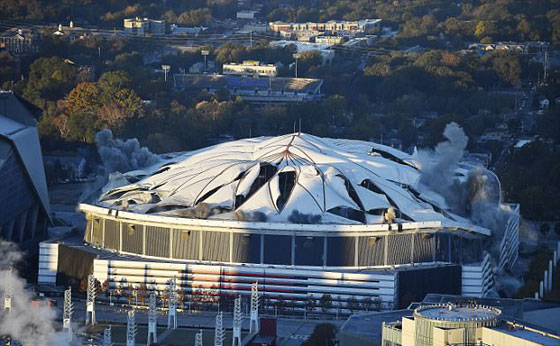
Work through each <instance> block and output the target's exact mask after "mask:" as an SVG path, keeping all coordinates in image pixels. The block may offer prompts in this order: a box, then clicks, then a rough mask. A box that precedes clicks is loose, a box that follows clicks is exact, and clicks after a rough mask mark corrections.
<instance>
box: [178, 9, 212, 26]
mask: <svg viewBox="0 0 560 346" xmlns="http://www.w3.org/2000/svg"><path fill="white" fill-rule="evenodd" d="M210 22H212V11H211V10H210V9H209V8H200V9H196V10H191V11H185V12H183V13H181V14H180V15H179V16H178V17H177V23H178V24H181V25H185V26H201V25H208V24H210Z"/></svg>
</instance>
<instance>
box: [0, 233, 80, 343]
mask: <svg viewBox="0 0 560 346" xmlns="http://www.w3.org/2000/svg"><path fill="white" fill-rule="evenodd" d="M0 253H1V254H2V256H1V257H0V297H1V298H2V299H3V298H4V297H5V294H6V292H7V291H10V292H12V299H11V301H12V303H11V310H9V311H8V310H6V309H4V306H2V310H1V311H0V335H9V336H11V337H12V339H15V340H17V341H19V342H20V344H21V345H23V346H47V345H49V346H50V345H63V346H64V345H69V343H68V338H67V335H66V334H63V333H61V332H57V331H56V329H55V320H56V311H55V310H54V309H52V308H50V307H48V306H47V305H46V304H45V303H44V302H40V304H38V305H37V304H32V295H31V293H30V292H28V291H27V290H26V289H25V281H24V280H23V279H22V278H20V277H19V276H18V274H17V272H16V271H15V269H13V268H14V265H15V264H16V263H17V262H19V261H20V260H21V259H22V254H21V252H19V250H18V249H17V247H16V246H15V245H14V244H13V243H10V242H7V241H4V240H0Z"/></svg>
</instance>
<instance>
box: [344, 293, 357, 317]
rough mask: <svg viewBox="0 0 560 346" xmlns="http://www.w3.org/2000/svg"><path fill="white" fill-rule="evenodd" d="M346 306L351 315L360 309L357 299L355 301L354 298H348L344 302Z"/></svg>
mask: <svg viewBox="0 0 560 346" xmlns="http://www.w3.org/2000/svg"><path fill="white" fill-rule="evenodd" d="M346 305H347V307H348V310H350V312H352V313H354V312H356V311H358V310H359V309H360V303H359V302H358V299H356V297H354V296H352V297H350V298H348V301H347V302H346Z"/></svg>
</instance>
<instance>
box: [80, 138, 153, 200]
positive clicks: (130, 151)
mask: <svg viewBox="0 0 560 346" xmlns="http://www.w3.org/2000/svg"><path fill="white" fill-rule="evenodd" d="M95 143H96V144H97V152H98V153H99V156H100V157H101V161H102V162H103V167H102V168H103V170H102V173H101V174H98V176H97V178H96V181H95V182H93V183H91V184H90V185H88V187H87V188H86V189H85V190H84V191H83V192H82V195H81V196H80V202H87V201H91V200H94V199H96V198H97V197H98V196H99V194H100V193H105V192H107V191H108V190H110V189H114V188H117V187H120V186H123V185H127V184H130V183H131V182H130V181H128V180H127V178H126V177H125V175H124V174H123V173H126V172H129V171H132V170H136V169H141V168H144V167H148V166H151V165H153V164H156V163H158V162H159V161H160V158H159V156H158V155H156V154H154V153H152V152H151V151H150V150H149V149H148V148H146V147H141V146H140V142H139V141H138V139H136V138H132V139H127V140H124V141H123V140H122V139H118V138H114V137H113V133H112V132H111V130H107V129H105V130H102V131H99V132H98V133H97V134H96V135H95Z"/></svg>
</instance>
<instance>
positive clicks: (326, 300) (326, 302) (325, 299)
mask: <svg viewBox="0 0 560 346" xmlns="http://www.w3.org/2000/svg"><path fill="white" fill-rule="evenodd" d="M331 307H332V297H331V295H330V294H328V293H326V294H323V296H322V297H321V309H323V312H327V311H329V309H330V308H331Z"/></svg>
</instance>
